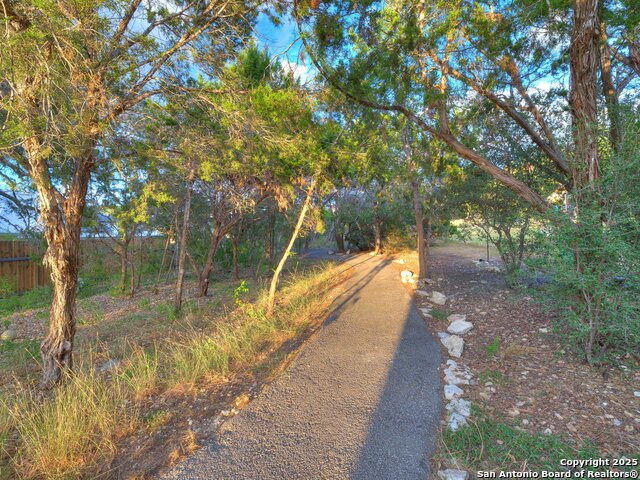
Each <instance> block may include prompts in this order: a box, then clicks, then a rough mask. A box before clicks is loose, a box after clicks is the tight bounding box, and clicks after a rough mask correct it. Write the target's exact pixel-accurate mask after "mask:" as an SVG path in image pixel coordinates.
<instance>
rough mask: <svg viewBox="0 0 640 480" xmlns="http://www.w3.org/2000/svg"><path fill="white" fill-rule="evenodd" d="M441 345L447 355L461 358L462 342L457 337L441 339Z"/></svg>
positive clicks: (451, 336) (450, 336)
mask: <svg viewBox="0 0 640 480" xmlns="http://www.w3.org/2000/svg"><path fill="white" fill-rule="evenodd" d="M441 341H442V344H443V345H444V346H445V348H446V349H447V351H448V352H449V355H451V356H452V357H455V358H460V357H461V356H462V351H463V350H464V340H462V338H461V337H459V336H457V335H449V336H448V337H447V338H443V339H442V340H441Z"/></svg>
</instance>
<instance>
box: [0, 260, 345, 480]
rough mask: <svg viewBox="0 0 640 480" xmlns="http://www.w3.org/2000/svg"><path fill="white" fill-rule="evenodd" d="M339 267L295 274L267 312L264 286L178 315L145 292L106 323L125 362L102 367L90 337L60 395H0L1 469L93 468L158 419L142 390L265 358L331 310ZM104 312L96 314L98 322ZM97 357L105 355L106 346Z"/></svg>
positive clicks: (217, 375)
mask: <svg viewBox="0 0 640 480" xmlns="http://www.w3.org/2000/svg"><path fill="white" fill-rule="evenodd" d="M339 269H340V267H338V266H336V265H325V266H322V267H314V268H313V269H310V270H308V271H307V272H305V273H300V274H293V275H291V276H289V278H288V279H287V281H286V285H285V286H284V288H283V289H282V292H281V301H280V302H279V304H278V306H277V311H276V313H275V314H274V316H273V317H272V318H267V317H266V316H265V314H264V309H263V305H264V298H263V296H262V294H260V295H257V296H256V295H253V300H252V301H248V300H244V301H243V295H236V296H235V297H236V300H235V305H233V303H234V301H233V297H234V296H233V295H232V294H231V291H232V290H233V289H231V290H229V289H228V288H227V291H225V292H224V293H225V295H224V298H226V299H227V300H230V299H231V305H229V303H228V302H227V304H226V308H225V306H224V305H223V304H221V303H220V301H214V302H213V303H212V304H205V305H200V306H192V307H191V308H188V309H187V310H188V311H187V313H186V315H184V316H176V314H175V312H172V311H171V309H170V308H169V307H168V305H167V304H166V303H162V302H161V303H158V304H157V305H155V307H154V306H152V305H151V304H147V302H146V301H144V299H143V300H139V302H140V303H141V304H142V305H141V308H139V309H138V310H137V311H136V312H133V313H131V314H129V315H124V316H122V317H116V318H112V319H110V321H109V325H108V327H107V329H108V331H107V332H106V333H105V330H104V327H103V329H102V333H103V338H104V335H105V334H106V335H107V337H109V336H110V337H109V338H116V337H117V338H119V339H120V342H119V343H118V345H119V347H118V349H116V351H117V352H118V353H119V354H121V357H120V358H121V362H120V363H119V364H118V366H117V367H116V368H115V369H113V370H110V371H109V372H107V373H102V372H99V370H97V369H96V368H95V361H92V357H93V354H92V352H94V351H97V350H99V348H100V345H98V344H93V345H92V344H91V342H90V341H88V338H85V340H84V341H85V343H86V344H85V345H84V346H83V348H84V350H83V352H84V353H83V354H82V355H80V357H81V358H82V359H83V360H84V363H85V364H84V365H81V366H78V367H77V368H76V374H75V375H74V376H73V377H70V378H68V379H67V380H66V382H65V384H64V386H63V387H61V388H60V389H59V390H58V391H56V392H55V393H54V395H52V396H51V397H48V398H46V399H44V400H40V399H38V398H35V397H34V396H33V395H32V394H31V393H30V390H29V388H28V385H25V386H21V385H20V382H18V381H16V382H14V383H13V384H12V386H11V387H12V390H11V393H10V394H7V393H5V395H4V396H3V397H2V398H0V451H1V452H2V454H1V455H2V461H1V462H0V478H11V477H13V476H16V475H18V476H20V477H22V478H51V479H63V478H79V477H91V476H92V474H94V473H95V472H96V471H98V470H99V469H100V468H103V467H104V465H106V464H107V463H108V462H109V460H110V459H111V458H113V456H114V455H115V454H116V449H117V446H116V445H117V443H118V440H119V439H121V438H123V437H124V436H127V435H129V434H131V433H133V432H134V431H139V430H140V429H145V428H147V429H149V431H150V432H151V431H153V428H154V426H155V424H156V423H157V421H158V419H155V418H152V419H151V420H150V419H149V415H150V414H149V412H146V411H144V407H143V404H144V402H142V399H143V398H148V397H149V396H150V395H154V396H161V395H164V394H165V393H166V392H171V391H173V392H175V391H180V392H187V393H186V394H188V392H189V391H190V390H193V388H194V387H196V386H197V385H201V384H203V382H204V383H207V384H211V383H215V382H217V383H223V382H225V381H226V380H227V379H228V378H229V377H231V376H233V375H234V374H238V373H239V372H242V371H245V370H247V369H250V368H251V367H252V366H253V365H255V364H256V363H258V362H262V361H264V359H265V358H266V357H268V356H269V354H271V353H273V352H274V350H276V349H277V348H278V347H279V346H280V345H282V344H283V343H284V342H286V341H287V340H290V339H292V338H294V337H296V336H297V335H299V334H300V333H301V332H302V331H304V330H305V329H307V328H308V327H309V325H310V324H311V323H312V322H314V321H318V319H320V318H322V316H323V315H324V313H325V311H326V307H327V306H328V304H329V302H328V299H329V297H330V291H331V287H333V286H335V285H336V284H337V283H338V282H339V281H340V279H341V278H342V275H340V274H338V272H339ZM250 297H251V295H250V294H248V295H247V294H244V298H250ZM86 310H87V311H88V312H90V311H91V309H90V308H89V309H86ZM99 317H100V316H99V315H96V318H95V319H94V322H96V323H98V324H99V323H100V318H99ZM85 318H87V317H85ZM86 321H88V322H91V320H86ZM176 325H179V327H178V328H176ZM145 330H146V331H147V332H146V334H149V335H150V336H149V335H147V336H145V335H146V334H143V336H144V341H142V342H136V343H133V344H131V343H129V344H127V340H126V339H127V338H129V339H131V338H132V336H135V335H140V334H141V332H142V331H145ZM152 334H154V335H152ZM87 337H88V336H87ZM149 339H152V341H151V342H150V341H149ZM80 343H81V344H82V342H80ZM2 348H4V349H5V353H9V354H10V355H13V357H11V356H7V355H3V357H2V358H3V359H4V360H3V361H7V362H11V361H12V359H13V360H14V361H15V362H16V364H19V363H20V361H21V359H22V360H24V358H22V357H20V358H18V356H17V355H18V354H16V353H15V352H16V351H19V350H20V349H19V348H15V346H14V345H8V344H7V345H4V346H3V347H2ZM22 350H24V349H22ZM109 353H113V348H112V351H111V352H109ZM96 357H97V358H100V360H101V361H102V360H104V358H105V357H104V352H98V353H97V354H96ZM93 360H96V358H93ZM274 366H275V365H274Z"/></svg>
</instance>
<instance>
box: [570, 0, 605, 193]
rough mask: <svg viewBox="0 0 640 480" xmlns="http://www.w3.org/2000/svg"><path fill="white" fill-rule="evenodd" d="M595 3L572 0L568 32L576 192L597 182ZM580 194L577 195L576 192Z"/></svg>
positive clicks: (597, 32) (597, 34)
mask: <svg viewBox="0 0 640 480" xmlns="http://www.w3.org/2000/svg"><path fill="white" fill-rule="evenodd" d="M599 39H600V22H599V21H598V0H574V2H573V30H572V32H571V51H570V56H571V62H570V66H571V95H570V104H571V120H572V127H573V143H574V155H575V159H574V167H573V182H574V185H575V186H576V188H577V189H578V192H579V191H580V190H581V189H583V188H584V187H587V186H589V185H591V184H593V182H595V181H596V180H597V179H598V175H599V171H600V168H599V164H598V104H597V95H598V83H597V77H598V68H599V66H600V45H599V44H598V43H599ZM578 194H579V193H578Z"/></svg>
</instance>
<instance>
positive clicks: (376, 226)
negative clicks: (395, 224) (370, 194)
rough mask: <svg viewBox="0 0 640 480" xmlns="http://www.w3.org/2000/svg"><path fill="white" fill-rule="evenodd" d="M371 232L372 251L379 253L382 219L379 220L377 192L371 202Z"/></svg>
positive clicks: (380, 249)
mask: <svg viewBox="0 0 640 480" xmlns="http://www.w3.org/2000/svg"><path fill="white" fill-rule="evenodd" d="M373 233H374V237H375V250H374V251H373V253H374V254H375V255H379V254H380V253H382V220H380V211H379V207H378V194H376V199H375V200H374V202H373Z"/></svg>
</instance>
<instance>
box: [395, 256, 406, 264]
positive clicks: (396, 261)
mask: <svg viewBox="0 0 640 480" xmlns="http://www.w3.org/2000/svg"><path fill="white" fill-rule="evenodd" d="M393 263H399V264H400V265H404V264H405V263H407V262H405V261H404V259H403V258H399V259H397V260H394V261H393Z"/></svg>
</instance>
